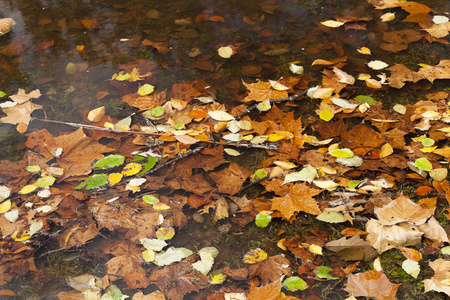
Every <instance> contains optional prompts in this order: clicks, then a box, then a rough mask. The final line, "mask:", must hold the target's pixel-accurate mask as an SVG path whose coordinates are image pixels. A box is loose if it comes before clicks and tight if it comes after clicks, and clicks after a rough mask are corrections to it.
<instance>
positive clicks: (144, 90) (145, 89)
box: [138, 83, 155, 96]
mask: <svg viewBox="0 0 450 300" xmlns="http://www.w3.org/2000/svg"><path fill="white" fill-rule="evenodd" d="M154 90H155V87H154V86H153V85H151V84H148V83H146V84H144V85H143V86H141V87H140V88H139V90H138V94H139V95H141V96H147V95H148V94H151V93H153V91H154Z"/></svg>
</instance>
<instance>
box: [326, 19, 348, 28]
mask: <svg viewBox="0 0 450 300" xmlns="http://www.w3.org/2000/svg"><path fill="white" fill-rule="evenodd" d="M320 24H322V25H323V26H326V27H331V28H337V27H340V26H342V25H344V22H340V21H335V20H326V21H323V22H320Z"/></svg>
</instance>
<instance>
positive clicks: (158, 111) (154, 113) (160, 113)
mask: <svg viewBox="0 0 450 300" xmlns="http://www.w3.org/2000/svg"><path fill="white" fill-rule="evenodd" d="M163 115H164V108H162V106H156V107H155V108H153V109H152V116H154V117H156V118H159V117H162V116H163Z"/></svg>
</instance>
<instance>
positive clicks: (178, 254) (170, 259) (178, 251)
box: [153, 247, 193, 266]
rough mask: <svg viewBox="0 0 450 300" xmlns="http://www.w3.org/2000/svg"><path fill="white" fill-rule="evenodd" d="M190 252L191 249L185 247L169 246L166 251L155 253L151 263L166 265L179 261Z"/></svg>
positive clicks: (190, 253)
mask: <svg viewBox="0 0 450 300" xmlns="http://www.w3.org/2000/svg"><path fill="white" fill-rule="evenodd" d="M192 254H193V253H192V251H191V250H189V249H186V248H175V247H170V248H169V249H167V251H163V252H161V253H156V254H155V260H154V261H153V263H154V264H155V265H157V266H168V265H170V264H172V263H174V262H179V261H181V260H182V259H183V258H186V257H188V256H190V255H192Z"/></svg>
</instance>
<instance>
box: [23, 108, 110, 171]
mask: <svg viewBox="0 0 450 300" xmlns="http://www.w3.org/2000/svg"><path fill="white" fill-rule="evenodd" d="M27 103H30V102H27ZM26 146H27V147H28V148H30V149H33V150H34V151H36V152H38V153H39V154H40V155H42V156H43V157H45V158H47V159H49V160H50V159H53V158H55V156H56V160H57V162H58V164H59V166H60V167H61V168H63V169H64V175H63V176H61V177H60V178H59V180H63V179H65V178H68V177H70V176H77V175H86V174H88V173H90V172H91V169H92V165H91V164H92V162H93V161H94V160H96V159H100V158H102V157H103V154H102V153H108V152H112V151H114V149H112V148H109V147H106V146H103V145H101V144H99V143H97V142H96V141H94V140H93V139H91V138H89V137H88V136H86V135H85V134H84V132H83V129H81V128H80V129H78V130H77V131H74V132H72V133H70V134H63V135H60V136H58V137H54V136H52V135H51V134H50V133H49V132H48V131H47V130H46V129H42V130H38V131H35V132H32V133H30V134H28V140H27V142H26ZM58 149H61V150H62V152H61V155H60V156H59V157H58V155H56V153H57V152H58Z"/></svg>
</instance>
